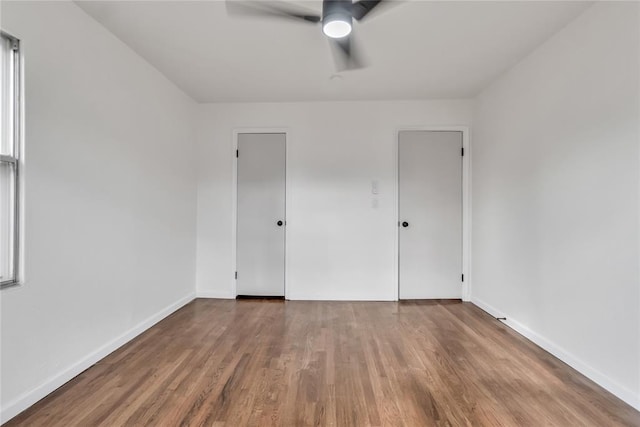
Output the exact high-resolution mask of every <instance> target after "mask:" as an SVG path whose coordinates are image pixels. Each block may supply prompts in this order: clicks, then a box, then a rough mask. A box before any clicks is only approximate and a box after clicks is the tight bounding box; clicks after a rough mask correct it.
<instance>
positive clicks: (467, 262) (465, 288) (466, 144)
mask: <svg viewBox="0 0 640 427" xmlns="http://www.w3.org/2000/svg"><path fill="white" fill-rule="evenodd" d="M403 131H450V132H462V148H463V149H464V156H462V271H461V272H460V274H463V275H464V282H462V283H461V285H462V292H461V295H462V300H463V301H471V283H472V282H471V141H470V138H469V126H454V125H452V126H402V127H399V128H397V129H396V131H395V134H394V139H395V141H394V147H395V150H394V151H395V180H396V183H395V190H396V191H395V217H396V223H395V227H396V233H395V250H394V263H393V265H394V268H395V272H394V273H395V274H394V277H395V280H396V286H395V299H396V301H398V300H399V299H400V227H399V226H398V224H399V221H400V132H403Z"/></svg>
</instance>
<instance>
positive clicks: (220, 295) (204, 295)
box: [196, 290, 236, 299]
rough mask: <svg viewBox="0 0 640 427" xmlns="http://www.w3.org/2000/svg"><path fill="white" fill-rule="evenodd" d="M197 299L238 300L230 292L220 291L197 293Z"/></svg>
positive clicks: (200, 291)
mask: <svg viewBox="0 0 640 427" xmlns="http://www.w3.org/2000/svg"><path fill="white" fill-rule="evenodd" d="M196 298H214V299H236V297H235V295H232V294H230V293H229V292H220V291H202V290H198V291H196Z"/></svg>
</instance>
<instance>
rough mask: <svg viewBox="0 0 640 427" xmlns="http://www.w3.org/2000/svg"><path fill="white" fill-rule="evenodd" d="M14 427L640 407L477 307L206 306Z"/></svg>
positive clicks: (525, 415) (354, 419)
mask: <svg viewBox="0 0 640 427" xmlns="http://www.w3.org/2000/svg"><path fill="white" fill-rule="evenodd" d="M18 425H20V426H44V425H46V426H97V425H104V426H120V425H136V426H137V425H152V426H178V425H183V426H200V425H206V426H233V427H238V426H253V425H282V426H306V425H333V426H369V425H370V426H383V425H384V426H386V425H390V426H396V425H397V426H400V425H405V426H431V425H446V426H463V425H474V426H478V425H503V426H540V425H555V426H574V425H575V426H588V425H593V426H614V425H628V426H631V425H635V426H638V425H640V413H639V412H637V411H635V410H634V409H633V408H631V407H630V406H628V405H626V404H624V403H623V402H622V401H620V400H618V399H617V398H615V397H614V396H613V395H611V394H609V393H608V392H606V391H605V390H603V389H602V388H600V387H598V386H597V385H595V384H594V383H593V382H591V381H590V380H588V379H586V378H585V377H583V376H582V375H580V374H579V373H577V372H576V371H574V370H573V369H571V368H569V367H568V366H567V365H565V364H564V363H562V362H560V361H559V360H558V359H556V358H554V357H553V356H551V355H550V354H548V353H546V352H545V351H543V350H541V349H539V348H538V347H536V346H535V345H533V344H531V343H530V342H528V341H527V340H526V339H524V338H522V337H521V336H520V335H518V334H516V333H515V332H513V331H511V330H510V329H509V328H507V327H506V326H504V325H502V324H501V323H499V322H498V321H496V320H495V319H493V318H492V317H490V316H489V315H487V314H486V313H484V312H483V311H481V310H480V309H478V308H476V307H475V306H473V305H471V304H467V303H455V302H448V301H436V302H424V301H423V302H411V303H408V302H407V303H392V302H379V303H378V302H302V301H287V302H283V301H256V300H245V301H230V300H227V301H224V300H204V299H199V300H195V301H194V302H192V303H190V304H189V305H187V306H186V307H184V308H182V309H181V310H179V311H177V312H176V313H174V314H173V315H172V316H170V317H169V318H167V319H165V320H164V321H162V322H160V323H159V324H157V325H156V326H154V327H153V328H151V329H150V330H148V331H147V332H146V333H144V334H143V335H141V336H139V337H138V338H136V339H135V340H133V341H132V342H130V343H129V344H127V345H126V346H124V347H122V348H121V349H119V350H118V351H116V352H114V353H113V354H111V355H109V356H108V357H106V358H105V359H103V360H102V361H100V362H99V363H97V364H96V365H95V366H93V367H92V368H90V369H88V370H87V371H85V372H83V373H82V374H81V375H79V376H78V377H76V378H75V379H73V380H72V381H70V382H69V383H67V384H66V385H64V386H63V387H61V388H60V389H58V390H57V391H55V392H54V393H52V394H51V395H49V396H48V397H47V398H45V399H43V400H42V401H40V402H38V403H37V404H36V405H34V406H33V407H31V408H30V409H28V410H27V411H25V412H23V413H22V414H20V415H18V416H17V417H16V418H14V419H13V420H11V421H10V422H9V423H8V424H7V426H18Z"/></svg>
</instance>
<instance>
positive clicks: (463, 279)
mask: <svg viewBox="0 0 640 427" xmlns="http://www.w3.org/2000/svg"><path fill="white" fill-rule="evenodd" d="M462 281H463V282H464V274H463V275H462Z"/></svg>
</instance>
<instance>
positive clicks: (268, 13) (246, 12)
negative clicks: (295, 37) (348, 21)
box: [225, 0, 322, 24]
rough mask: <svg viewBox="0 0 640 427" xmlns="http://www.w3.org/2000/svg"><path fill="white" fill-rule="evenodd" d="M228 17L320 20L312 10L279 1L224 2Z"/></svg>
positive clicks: (233, 0) (313, 21) (228, 0)
mask: <svg viewBox="0 0 640 427" xmlns="http://www.w3.org/2000/svg"><path fill="white" fill-rule="evenodd" d="M225 5H226V8H227V13H228V14H229V15H238V16H254V17H267V18H279V19H290V20H295V21H306V22H310V23H313V24H315V23H318V22H320V20H321V19H322V18H321V17H320V15H318V14H317V13H315V12H314V11H313V10H309V9H305V8H303V7H299V6H294V5H292V4H290V3H285V2H280V1H269V2H266V1H250V0H249V1H246V0H226V1H225Z"/></svg>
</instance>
